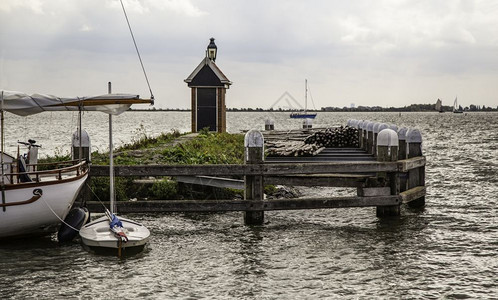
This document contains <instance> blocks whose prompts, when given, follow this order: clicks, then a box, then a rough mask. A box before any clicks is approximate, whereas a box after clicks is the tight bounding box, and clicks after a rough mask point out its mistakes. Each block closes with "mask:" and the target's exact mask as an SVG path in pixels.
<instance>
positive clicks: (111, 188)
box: [108, 81, 117, 214]
mask: <svg viewBox="0 0 498 300" xmlns="http://www.w3.org/2000/svg"><path fill="white" fill-rule="evenodd" d="M108 93H109V94H111V82H110V81H109V83H108ZM112 147H113V146H112V114H109V194H110V197H109V198H110V199H109V202H110V203H109V206H110V208H111V214H114V213H116V211H117V207H116V203H115V199H114V198H115V196H114V161H113V160H114V159H113V153H112Z"/></svg>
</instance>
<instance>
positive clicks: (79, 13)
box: [0, 0, 498, 107]
mask: <svg viewBox="0 0 498 300" xmlns="http://www.w3.org/2000/svg"><path fill="white" fill-rule="evenodd" d="M1 1H2V5H1V6H0V39H1V40H3V41H9V42H8V43H2V44H0V54H1V55H2V57H1V58H0V59H2V62H3V63H2V64H0V67H1V68H2V69H3V70H0V74H1V75H2V76H1V77H0V87H5V84H6V82H9V85H12V84H15V85H16V88H15V89H18V90H25V89H31V88H33V87H36V88H41V89H43V88H46V87H49V86H50V87H51V90H50V92H51V93H54V94H57V89H59V90H60V91H61V92H63V93H62V94H64V95H72V93H71V89H74V90H78V91H84V90H86V89H88V90H91V89H92V88H93V86H94V85H99V82H100V81H103V82H106V81H108V80H112V81H120V80H121V81H122V82H121V84H122V86H126V87H136V88H137V89H139V90H141V89H143V87H142V83H143V79H142V78H140V76H142V74H141V70H140V67H139V64H138V59H137V57H136V53H135V49H134V47H133V44H132V41H131V38H130V35H129V32H128V28H127V25H126V22H125V20H124V16H123V13H122V8H121V4H120V2H119V0H86V1H78V0H51V1H41V0H1ZM123 3H124V5H125V7H126V10H127V13H128V17H129V19H130V22H131V25H132V28H133V31H134V34H135V38H136V40H137V43H138V46H139V48H140V50H141V54H142V59H143V61H144V64H145V67H146V68H147V70H150V71H149V72H150V73H151V74H150V76H149V78H150V80H151V82H152V84H153V86H152V88H153V89H155V90H157V92H155V94H156V98H157V99H158V101H157V105H158V106H159V107H167V106H170V107H171V106H172V107H175V106H181V107H188V106H189V102H188V95H189V94H188V88H187V87H186V85H185V84H184V82H183V79H185V77H186V76H188V74H189V73H190V72H191V71H192V70H193V68H195V66H197V64H198V63H199V61H200V60H201V59H202V58H203V56H204V51H205V49H206V46H207V45H208V43H209V38H210V37H215V38H216V43H217V45H218V51H219V53H218V59H217V63H218V65H219V66H220V67H221V69H222V70H223V71H224V72H225V73H226V75H227V76H228V78H230V79H231V80H232V81H234V85H233V86H232V87H231V88H230V90H229V91H228V94H227V97H228V98H227V99H228V100H227V101H228V102H227V105H229V106H230V107H235V106H245V107H247V106H253V107H256V106H259V107H264V105H265V103H268V102H271V101H275V100H276V99H277V98H278V97H279V96H280V95H281V94H282V93H283V92H285V91H288V92H290V93H291V94H293V95H300V94H302V82H303V81H304V78H308V79H309V83H310V85H311V86H312V88H313V96H314V98H315V101H316V105H317V107H320V106H327V105H330V104H331V103H332V104H333V103H341V101H344V103H345V104H349V103H351V102H355V103H356V104H357V105H361V104H367V105H368V104H369V102H378V103H386V105H401V104H402V103H399V101H400V99H402V101H405V103H406V102H408V101H410V102H411V101H412V100H410V99H407V98H406V94H412V95H418V96H417V97H419V98H420V99H432V98H433V96H439V94H440V93H441V91H443V92H444V90H446V89H451V87H452V86H469V87H470V86H471V87H473V88H474V87H478V86H480V84H479V82H477V78H479V80H480V81H482V82H489V80H488V79H489V78H496V76H498V61H497V60H496V53H497V51H498V3H496V4H495V2H494V1H491V0H489V1H488V0H464V1H444V0H417V1H415V0H401V1H400V0H378V1H370V0H354V1H342V2H340V1H339V2H338V1H320V0H317V1H313V2H306V1H299V0H285V1H263V0H253V1H251V2H250V3H248V2H245V1H237V0H232V1H228V0H210V1H205V0H189V1H180V0H123ZM19 24H22V26H19ZM40 24H43V26H41V25H40ZM30 66H31V68H30ZM30 69H31V72H30ZM21 71H22V72H21ZM30 73H31V74H30ZM42 74H44V75H43V80H40V79H39V77H40V76H42ZM78 74H80V75H78ZM92 74H93V75H92ZM493 76H494V77H493ZM82 77H84V78H83V80H82ZM464 79H465V80H464ZM51 81H53V84H51ZM434 82H438V85H436V84H434ZM466 82H468V83H469V84H468V85H467V84H466ZM472 82H473V83H472ZM117 85H118V83H117ZM435 86H440V87H444V88H434V87H435ZM23 87H26V88H23ZM85 88H86V89H85ZM387 91H389V92H387ZM34 92H45V91H43V90H41V91H40V90H35V91H34ZM47 92H48V91H47ZM469 93H470V92H469ZM474 93H475V92H474ZM479 93H480V94H479V95H481V96H482V95H484V94H487V95H489V96H488V100H487V101H496V100H493V99H495V98H494V97H495V96H493V95H496V94H498V88H494V87H490V86H486V88H483V89H482V90H480V91H479ZM451 94H454V92H453V91H451ZM459 95H460V93H459ZM441 97H443V96H442V95H441ZM462 97H463V93H462ZM435 98H436V99H437V98H438V97H435ZM362 101H364V102H362ZM431 101H432V100H431ZM462 101H464V100H463V98H462ZM338 105H339V104H338ZM382 105H384V104H382ZM486 105H489V103H486Z"/></svg>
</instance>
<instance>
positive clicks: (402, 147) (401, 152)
mask: <svg viewBox="0 0 498 300" xmlns="http://www.w3.org/2000/svg"><path fill="white" fill-rule="evenodd" d="M407 130H408V128H406V127H401V128H399V129H398V141H399V147H398V160H404V159H406V158H407V156H406V150H407V148H406V131H407ZM398 177H399V192H400V193H402V192H404V191H406V190H407V188H408V185H407V179H408V172H399V173H398Z"/></svg>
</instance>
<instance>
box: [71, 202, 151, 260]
mask: <svg viewBox="0 0 498 300" xmlns="http://www.w3.org/2000/svg"><path fill="white" fill-rule="evenodd" d="M149 236H150V231H149V229H147V227H145V226H144V225H142V224H140V223H138V222H135V221H132V220H129V219H126V218H123V217H119V218H118V217H117V216H116V215H114V214H111V213H110V212H109V211H108V210H106V215H105V216H103V217H100V218H98V219H96V220H94V221H92V222H90V223H88V224H86V225H84V226H83V227H82V228H81V229H80V237H81V242H82V243H83V244H84V245H86V246H87V247H89V248H90V249H91V250H95V251H97V252H99V251H100V250H103V251H106V250H109V251H113V250H115V249H117V250H118V256H121V253H120V252H121V250H122V249H129V250H133V252H137V251H141V250H142V249H143V248H144V246H145V245H146V244H147V242H148V241H149ZM131 248H133V249H131ZM125 251H127V250H125Z"/></svg>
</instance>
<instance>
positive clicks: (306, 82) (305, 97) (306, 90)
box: [304, 79, 308, 114]
mask: <svg viewBox="0 0 498 300" xmlns="http://www.w3.org/2000/svg"><path fill="white" fill-rule="evenodd" d="M307 108H308V79H305V80H304V113H305V114H306V110H307Z"/></svg>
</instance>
